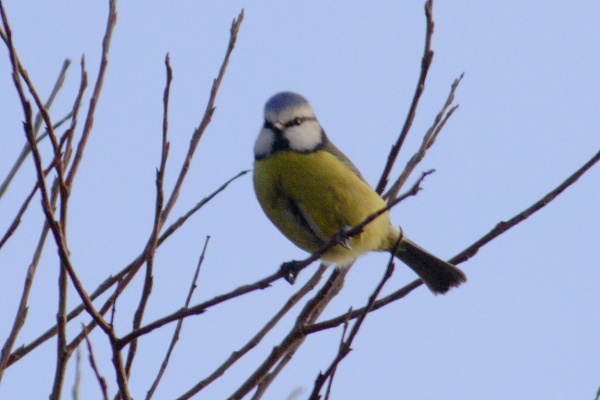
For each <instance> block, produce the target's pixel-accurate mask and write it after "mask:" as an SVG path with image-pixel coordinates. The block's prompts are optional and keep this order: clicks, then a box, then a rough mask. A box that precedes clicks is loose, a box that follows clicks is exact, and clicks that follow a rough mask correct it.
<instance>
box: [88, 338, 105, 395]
mask: <svg viewBox="0 0 600 400" xmlns="http://www.w3.org/2000/svg"><path fill="white" fill-rule="evenodd" d="M83 331H84V332H85V326H83ZM84 338H85V343H86V345H87V349H88V360H89V361H90V367H92V371H94V376H95V377H96V380H97V381H98V385H99V386H100V391H101V392H102V398H103V399H104V400H108V386H107V385H106V380H105V379H104V378H103V377H102V375H101V374H100V371H99V370H98V364H96V360H95V358H94V351H93V349H92V343H91V342H90V339H89V338H88V336H87V334H85V335H84Z"/></svg>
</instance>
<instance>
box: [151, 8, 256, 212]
mask: <svg viewBox="0 0 600 400" xmlns="http://www.w3.org/2000/svg"><path fill="white" fill-rule="evenodd" d="M243 20H244V10H242V11H241V12H240V14H239V15H238V17H237V18H236V19H234V20H233V22H232V23H231V28H230V35H229V43H228V45H227V50H226V52H225V58H224V59H223V63H222V64H221V68H220V69H219V73H218V75H217V77H216V78H215V79H214V80H213V85H212V87H211V89H210V96H209V98H208V103H207V104H206V109H205V110H204V116H203V117H202V121H201V122H200V125H199V126H198V128H196V130H194V133H193V135H192V139H191V140H190V146H189V148H188V152H187V155H186V158H185V161H184V163H183V165H182V166H181V170H180V172H179V176H178V177H177V181H176V183H175V186H174V188H173V191H172V192H171V196H170V197H169V200H168V201H167V204H166V206H165V209H164V210H163V216H162V219H163V221H166V220H167V217H168V215H169V213H170V212H171V210H172V208H173V206H174V205H175V202H176V201H177V198H178V197H179V191H180V189H181V186H182V185H183V181H184V179H185V177H186V175H187V172H188V170H189V168H190V164H191V162H192V158H193V156H194V153H195V151H196V148H197V147H198V143H200V139H201V138H202V135H203V134H204V131H205V130H206V128H207V127H208V124H210V121H211V120H212V116H213V114H214V112H215V109H216V108H215V100H216V98H217V93H218V91H219V87H220V86H221V81H222V80H223V76H224V75H225V71H226V70H227V65H228V64H229V58H230V56H231V53H232V52H233V49H234V47H235V43H236V41H237V35H238V32H239V30H240V26H241V24H242V21H243Z"/></svg>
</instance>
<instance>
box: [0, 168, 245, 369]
mask: <svg viewBox="0 0 600 400" xmlns="http://www.w3.org/2000/svg"><path fill="white" fill-rule="evenodd" d="M248 172H249V171H241V172H239V173H238V174H236V175H235V176H234V177H232V178H230V179H228V180H227V181H226V182H225V183H223V184H222V185H221V186H220V187H219V188H217V189H216V190H215V191H214V192H212V193H211V194H210V195H208V196H207V197H205V198H203V199H202V200H201V201H200V202H198V204H196V205H195V206H194V207H193V208H192V209H191V210H190V211H188V212H187V213H186V214H185V215H184V216H182V217H180V218H179V219H178V220H176V221H175V222H174V223H173V224H171V225H170V226H169V227H168V228H167V229H166V230H165V231H164V233H163V234H162V235H161V236H160V238H159V240H158V245H159V246H160V245H161V244H162V243H163V242H164V241H165V240H167V239H168V238H169V237H170V236H171V235H172V234H173V233H175V232H176V231H177V230H178V229H179V228H180V227H181V226H183V224H184V223H185V222H186V221H187V219H188V218H190V217H191V216H192V215H193V214H194V213H195V212H196V211H198V210H200V208H202V207H203V206H204V205H206V204H207V203H208V202H209V201H210V200H212V199H213V198H214V197H215V196H217V195H218V194H219V193H221V192H223V191H224V190H225V189H226V188H227V186H229V184H230V183H232V182H233V181H235V180H236V179H238V178H240V177H241V176H243V175H245V174H246V173H248ZM144 256H145V255H144V254H140V255H139V256H138V257H137V258H136V259H135V260H134V261H132V262H131V263H130V264H129V265H127V266H126V267H125V268H123V269H122V270H121V271H120V272H118V273H117V274H115V275H113V276H110V277H109V278H107V279H106V280H105V281H104V282H102V283H101V284H100V285H99V286H98V287H97V288H96V290H95V291H94V292H92V294H91V295H90V299H92V300H94V299H96V298H98V297H99V296H101V295H102V294H103V293H104V292H106V290H108V289H110V288H111V287H112V286H113V285H114V284H115V283H118V282H121V281H122V279H123V278H124V277H125V276H127V274H128V273H129V272H130V271H131V270H133V269H134V268H135V267H136V266H137V265H141V264H143V263H144V260H145V259H144ZM117 292H118V293H120V292H121V290H118V291H117ZM111 305H112V302H111V303H110V304H109V305H108V307H110V306H111ZM84 310H85V306H84V305H83V304H80V305H79V306H77V307H75V308H74V309H73V311H71V312H70V313H69V314H68V315H67V320H68V321H71V320H72V319H74V318H76V317H77V316H78V315H79V314H81V312H82V311H84ZM100 312H101V313H102V314H103V313H105V312H106V311H105V310H104V307H102V308H101V309H100ZM92 323H93V322H92ZM88 328H89V326H88ZM54 335H56V325H55V326H53V327H52V328H50V329H48V330H46V331H45V332H44V333H42V334H41V335H40V336H38V337H37V338H36V339H35V340H33V341H32V342H31V343H29V344H27V345H24V346H21V347H19V348H18V349H17V350H15V351H14V352H13V353H12V354H11V355H10V358H9V360H8V366H10V365H12V364H14V363H15V362H17V361H19V360H20V359H21V358H23V357H24V356H25V355H27V354H28V353H29V352H31V351H32V350H34V349H35V348H37V347H38V346H39V345H41V344H42V343H44V342H45V341H46V340H48V339H50V338H52V337H53V336H54ZM81 340H83V332H81V333H80V334H79V335H77V337H76V338H75V339H73V341H72V342H71V343H70V344H69V348H75V347H77V346H78V345H79V343H81Z"/></svg>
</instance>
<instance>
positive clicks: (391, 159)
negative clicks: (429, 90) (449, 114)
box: [375, 0, 435, 194]
mask: <svg viewBox="0 0 600 400" xmlns="http://www.w3.org/2000/svg"><path fill="white" fill-rule="evenodd" d="M425 17H426V23H427V28H426V31H425V47H424V49H423V57H422V59H421V73H420V75H419V80H418V82H417V88H416V89H415V94H414V95H413V99H412V102H411V105H410V108H409V109H408V115H407V116H406V120H405V121H404V126H403V127H402V130H401V131H400V135H399V136H398V139H397V140H396V143H395V144H394V145H393V146H392V149H391V150H390V154H389V156H388V160H387V163H386V164H385V167H384V168H383V173H382V174H381V178H380V179H379V183H378V184H377V187H376V189H375V191H376V192H377V193H379V194H381V193H383V191H384V190H385V187H386V186H387V183H388V177H389V175H390V173H391V171H392V167H393V166H394V163H395V162H396V158H397V157H398V153H400V149H401V148H402V144H403V143H404V139H406V136H407V135H408V132H409V131H410V127H411V126H412V123H413V121H414V119H415V114H416V112H417V106H418V105H419V99H420V98H421V95H422V94H423V91H424V90H425V80H426V79H427V73H428V72H429V67H430V66H431V62H432V61H433V50H431V38H432V36H433V30H434V26H435V24H434V22H433V0H428V1H427V2H426V3H425Z"/></svg>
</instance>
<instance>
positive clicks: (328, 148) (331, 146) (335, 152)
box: [323, 139, 367, 182]
mask: <svg viewBox="0 0 600 400" xmlns="http://www.w3.org/2000/svg"><path fill="white" fill-rule="evenodd" d="M323 150H325V151H327V152H328V153H331V154H333V155H334V156H336V157H337V158H338V160H340V161H341V162H343V163H344V164H346V165H347V166H348V168H350V169H351V170H352V172H354V173H355V174H356V176H358V177H359V178H360V179H362V180H363V181H364V182H367V181H366V180H365V178H364V177H363V176H362V174H361V173H360V171H359V170H358V168H356V166H355V165H354V164H352V161H350V159H349V158H348V157H346V155H345V154H344V153H342V151H341V150H340V149H338V148H337V147H336V146H335V145H334V144H333V143H332V142H331V141H329V139H327V142H326V143H325V145H324V146H323Z"/></svg>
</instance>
